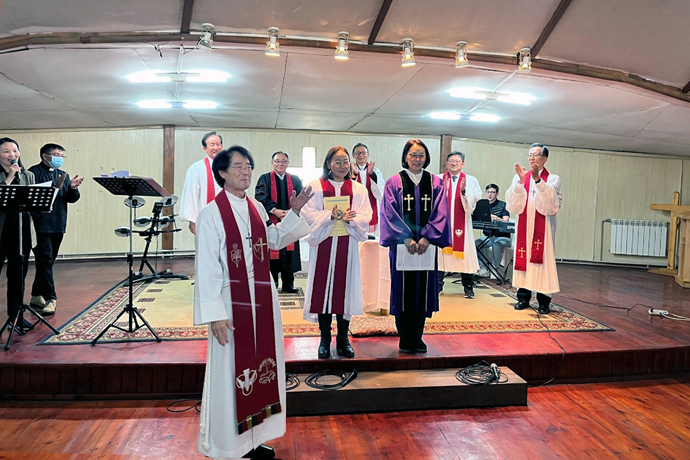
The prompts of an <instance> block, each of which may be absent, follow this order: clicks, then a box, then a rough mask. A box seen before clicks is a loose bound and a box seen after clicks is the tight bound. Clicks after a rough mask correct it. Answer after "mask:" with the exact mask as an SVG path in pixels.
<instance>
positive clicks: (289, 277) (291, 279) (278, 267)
mask: <svg viewBox="0 0 690 460" xmlns="http://www.w3.org/2000/svg"><path fill="white" fill-rule="evenodd" d="M270 265H271V275H273V282H274V283H276V286H278V274H279V273H280V279H281V280H282V281H283V285H282V287H281V289H290V288H293V287H295V274H294V273H292V272H289V271H287V269H286V267H285V265H286V264H285V263H284V262H283V261H282V260H271V264H270Z"/></svg>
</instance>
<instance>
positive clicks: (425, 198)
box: [422, 193, 431, 212]
mask: <svg viewBox="0 0 690 460" xmlns="http://www.w3.org/2000/svg"><path fill="white" fill-rule="evenodd" d="M422 201H423V202H424V212H426V203H427V201H431V197H429V195H427V194H426V193H425V194H424V196H423V197H422Z"/></svg>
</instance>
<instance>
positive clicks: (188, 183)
mask: <svg viewBox="0 0 690 460" xmlns="http://www.w3.org/2000/svg"><path fill="white" fill-rule="evenodd" d="M201 146H202V147H203V149H204V152H205V153H206V155H205V156H204V158H203V159H202V160H199V161H197V162H196V163H194V164H192V166H190V167H189V169H188V170H187V175H186V176H185V178H184V189H183V190H182V198H181V200H180V219H181V220H183V221H185V222H189V231H190V232H192V233H194V234H196V228H195V227H196V218H197V216H198V215H199V212H201V210H202V209H204V208H205V207H206V205H207V204H209V203H210V202H211V201H213V200H214V199H215V198H216V195H217V194H218V192H220V191H221V189H222V187H219V186H218V184H217V183H216V181H215V180H214V179H213V172H212V171H211V162H212V161H213V159H214V158H215V156H216V155H217V154H218V152H220V151H221V150H223V138H222V137H220V135H219V134H218V133H216V132H215V131H211V132H210V133H206V134H204V137H202V138H201Z"/></svg>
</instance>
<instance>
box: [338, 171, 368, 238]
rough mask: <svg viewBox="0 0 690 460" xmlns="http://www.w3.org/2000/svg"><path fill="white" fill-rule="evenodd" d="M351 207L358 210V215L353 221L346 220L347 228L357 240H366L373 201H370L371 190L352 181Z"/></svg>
mask: <svg viewBox="0 0 690 460" xmlns="http://www.w3.org/2000/svg"><path fill="white" fill-rule="evenodd" d="M373 188H374V187H372V189H373ZM350 209H351V210H353V211H355V212H357V216H355V218H354V219H353V220H352V221H351V222H345V229H346V230H347V233H348V234H349V235H350V236H351V237H353V238H354V239H356V240H357V241H366V239H367V232H368V231H369V221H370V220H371V213H372V211H371V203H369V192H368V191H367V188H366V187H365V186H363V185H362V184H360V183H359V182H355V181H352V204H351V205H350Z"/></svg>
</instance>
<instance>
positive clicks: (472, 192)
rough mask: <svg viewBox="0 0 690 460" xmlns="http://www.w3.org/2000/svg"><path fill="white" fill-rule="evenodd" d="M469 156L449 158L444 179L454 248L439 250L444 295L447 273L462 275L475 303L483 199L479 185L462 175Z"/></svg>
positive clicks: (466, 292)
mask: <svg viewBox="0 0 690 460" xmlns="http://www.w3.org/2000/svg"><path fill="white" fill-rule="evenodd" d="M464 166H465V154H464V153H462V152H450V153H449V154H448V155H447V156H446V169H447V171H446V172H445V173H444V174H443V175H442V176H441V178H442V179H443V185H444V186H445V188H446V194H447V198H448V206H449V208H450V227H451V239H452V242H451V244H450V246H446V247H445V248H439V255H438V277H439V291H440V292H443V279H444V277H445V272H449V273H460V274H461V276H462V286H463V288H464V290H465V298H466V299H474V274H475V273H476V272H477V270H479V262H478V260H477V249H476V248H475V246H474V232H473V230H472V213H473V212H474V208H475V206H476V205H477V201H479V200H480V199H481V197H482V189H481V187H480V186H479V181H477V179H476V178H475V177H474V176H470V175H469V174H465V173H464V172H462V168H463V167H464Z"/></svg>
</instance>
